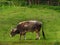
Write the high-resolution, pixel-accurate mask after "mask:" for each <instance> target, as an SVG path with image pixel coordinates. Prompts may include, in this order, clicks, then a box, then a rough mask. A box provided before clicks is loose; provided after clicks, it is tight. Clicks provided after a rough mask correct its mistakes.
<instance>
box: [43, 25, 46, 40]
mask: <svg viewBox="0 0 60 45" xmlns="http://www.w3.org/2000/svg"><path fill="white" fill-rule="evenodd" d="M42 35H43V38H44V39H46V37H45V34H44V30H43V24H42Z"/></svg>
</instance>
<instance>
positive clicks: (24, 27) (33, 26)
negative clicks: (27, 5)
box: [10, 20, 45, 40]
mask: <svg viewBox="0 0 60 45" xmlns="http://www.w3.org/2000/svg"><path fill="white" fill-rule="evenodd" d="M41 28H42V34H43V37H44V38H45V35H44V31H43V24H42V22H38V21H34V20H30V21H23V22H20V23H19V24H18V25H17V26H16V28H14V29H12V31H11V33H10V34H11V36H15V35H16V34H20V39H21V36H22V35H23V36H24V39H25V40H26V36H25V35H26V32H36V39H40V30H41Z"/></svg>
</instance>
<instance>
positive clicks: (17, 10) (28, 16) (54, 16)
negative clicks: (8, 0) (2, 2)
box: [0, 5, 60, 45]
mask: <svg viewBox="0 0 60 45" xmlns="http://www.w3.org/2000/svg"><path fill="white" fill-rule="evenodd" d="M25 20H38V21H43V24H44V31H45V35H46V38H47V39H46V40H44V39H43V36H42V34H41V33H42V32H40V34H41V39H40V40H34V39H35V37H36V35H35V33H27V34H26V38H27V39H32V40H19V35H16V36H15V37H10V30H11V29H12V28H14V27H15V26H16V25H17V24H18V23H19V22H21V21H25ZM59 20H60V6H47V5H40V6H36V5H33V6H26V7H23V6H16V7H13V6H11V7H9V6H2V7H0V45H57V44H58V45H60V43H59V42H60V30H59V29H60V21H59ZM33 37H34V38H33Z"/></svg>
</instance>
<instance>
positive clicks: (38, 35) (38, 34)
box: [36, 32, 40, 40]
mask: <svg viewBox="0 0 60 45" xmlns="http://www.w3.org/2000/svg"><path fill="white" fill-rule="evenodd" d="M38 39H40V32H36V40H38Z"/></svg>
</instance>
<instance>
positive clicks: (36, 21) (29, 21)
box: [29, 20, 37, 23]
mask: <svg viewBox="0 0 60 45" xmlns="http://www.w3.org/2000/svg"><path fill="white" fill-rule="evenodd" d="M29 22H34V23H36V22H37V21H33V20H31V21H29Z"/></svg>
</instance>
